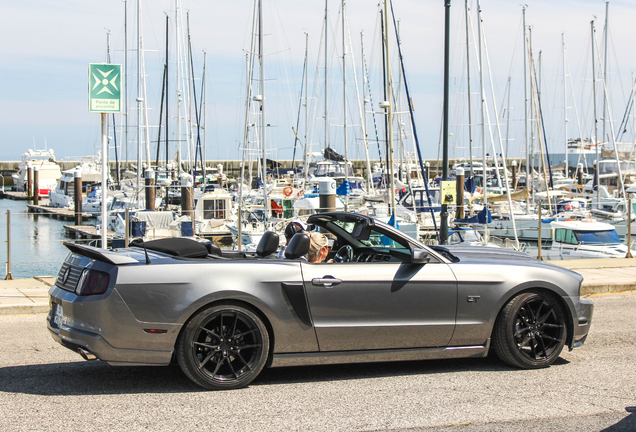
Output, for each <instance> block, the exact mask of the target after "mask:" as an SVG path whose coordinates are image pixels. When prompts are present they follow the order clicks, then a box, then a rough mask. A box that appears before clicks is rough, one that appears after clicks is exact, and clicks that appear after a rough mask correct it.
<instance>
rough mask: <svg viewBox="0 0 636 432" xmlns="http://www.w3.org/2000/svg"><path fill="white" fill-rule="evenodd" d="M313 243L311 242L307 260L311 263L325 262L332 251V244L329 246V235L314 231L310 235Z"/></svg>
mask: <svg viewBox="0 0 636 432" xmlns="http://www.w3.org/2000/svg"><path fill="white" fill-rule="evenodd" d="M309 239H310V240H311V243H310V244H309V252H308V253H307V260H308V261H309V262H310V263H321V262H325V259H326V258H327V255H328V254H329V251H331V246H329V241H328V240H327V236H325V235H324V234H322V233H319V232H313V233H311V235H310V236H309ZM326 262H330V263H331V262H333V260H329V261H326Z"/></svg>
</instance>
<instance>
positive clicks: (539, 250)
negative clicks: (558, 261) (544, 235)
mask: <svg viewBox="0 0 636 432" xmlns="http://www.w3.org/2000/svg"><path fill="white" fill-rule="evenodd" d="M538 207H539V208H538V210H539V229H538V233H537V254H538V255H537V259H538V260H541V261H542V260H543V258H542V257H541V204H539V205H538Z"/></svg>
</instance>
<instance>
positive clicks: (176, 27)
mask: <svg viewBox="0 0 636 432" xmlns="http://www.w3.org/2000/svg"><path fill="white" fill-rule="evenodd" d="M174 33H175V36H176V40H175V44H176V56H177V88H176V90H177V166H178V168H177V170H178V171H177V172H178V175H179V177H181V100H182V98H181V77H180V75H181V70H180V62H181V49H180V48H181V47H180V45H181V35H180V34H179V0H175V11H174Z"/></svg>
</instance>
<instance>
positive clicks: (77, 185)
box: [73, 168, 106, 226]
mask: <svg viewBox="0 0 636 432" xmlns="http://www.w3.org/2000/svg"><path fill="white" fill-rule="evenodd" d="M73 185H74V186H73V201H74V204H75V217H74V219H75V225H77V226H80V225H81V224H82V198H83V195H82V171H81V170H80V169H79V168H78V169H76V170H75V172H74V173H73ZM102 193H106V191H105V190H104V188H103V187H102ZM102 225H104V223H102Z"/></svg>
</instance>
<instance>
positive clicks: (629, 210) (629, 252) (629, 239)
mask: <svg viewBox="0 0 636 432" xmlns="http://www.w3.org/2000/svg"><path fill="white" fill-rule="evenodd" d="M625 258H634V257H633V256H632V198H631V196H630V198H627V254H626V255H625Z"/></svg>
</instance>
